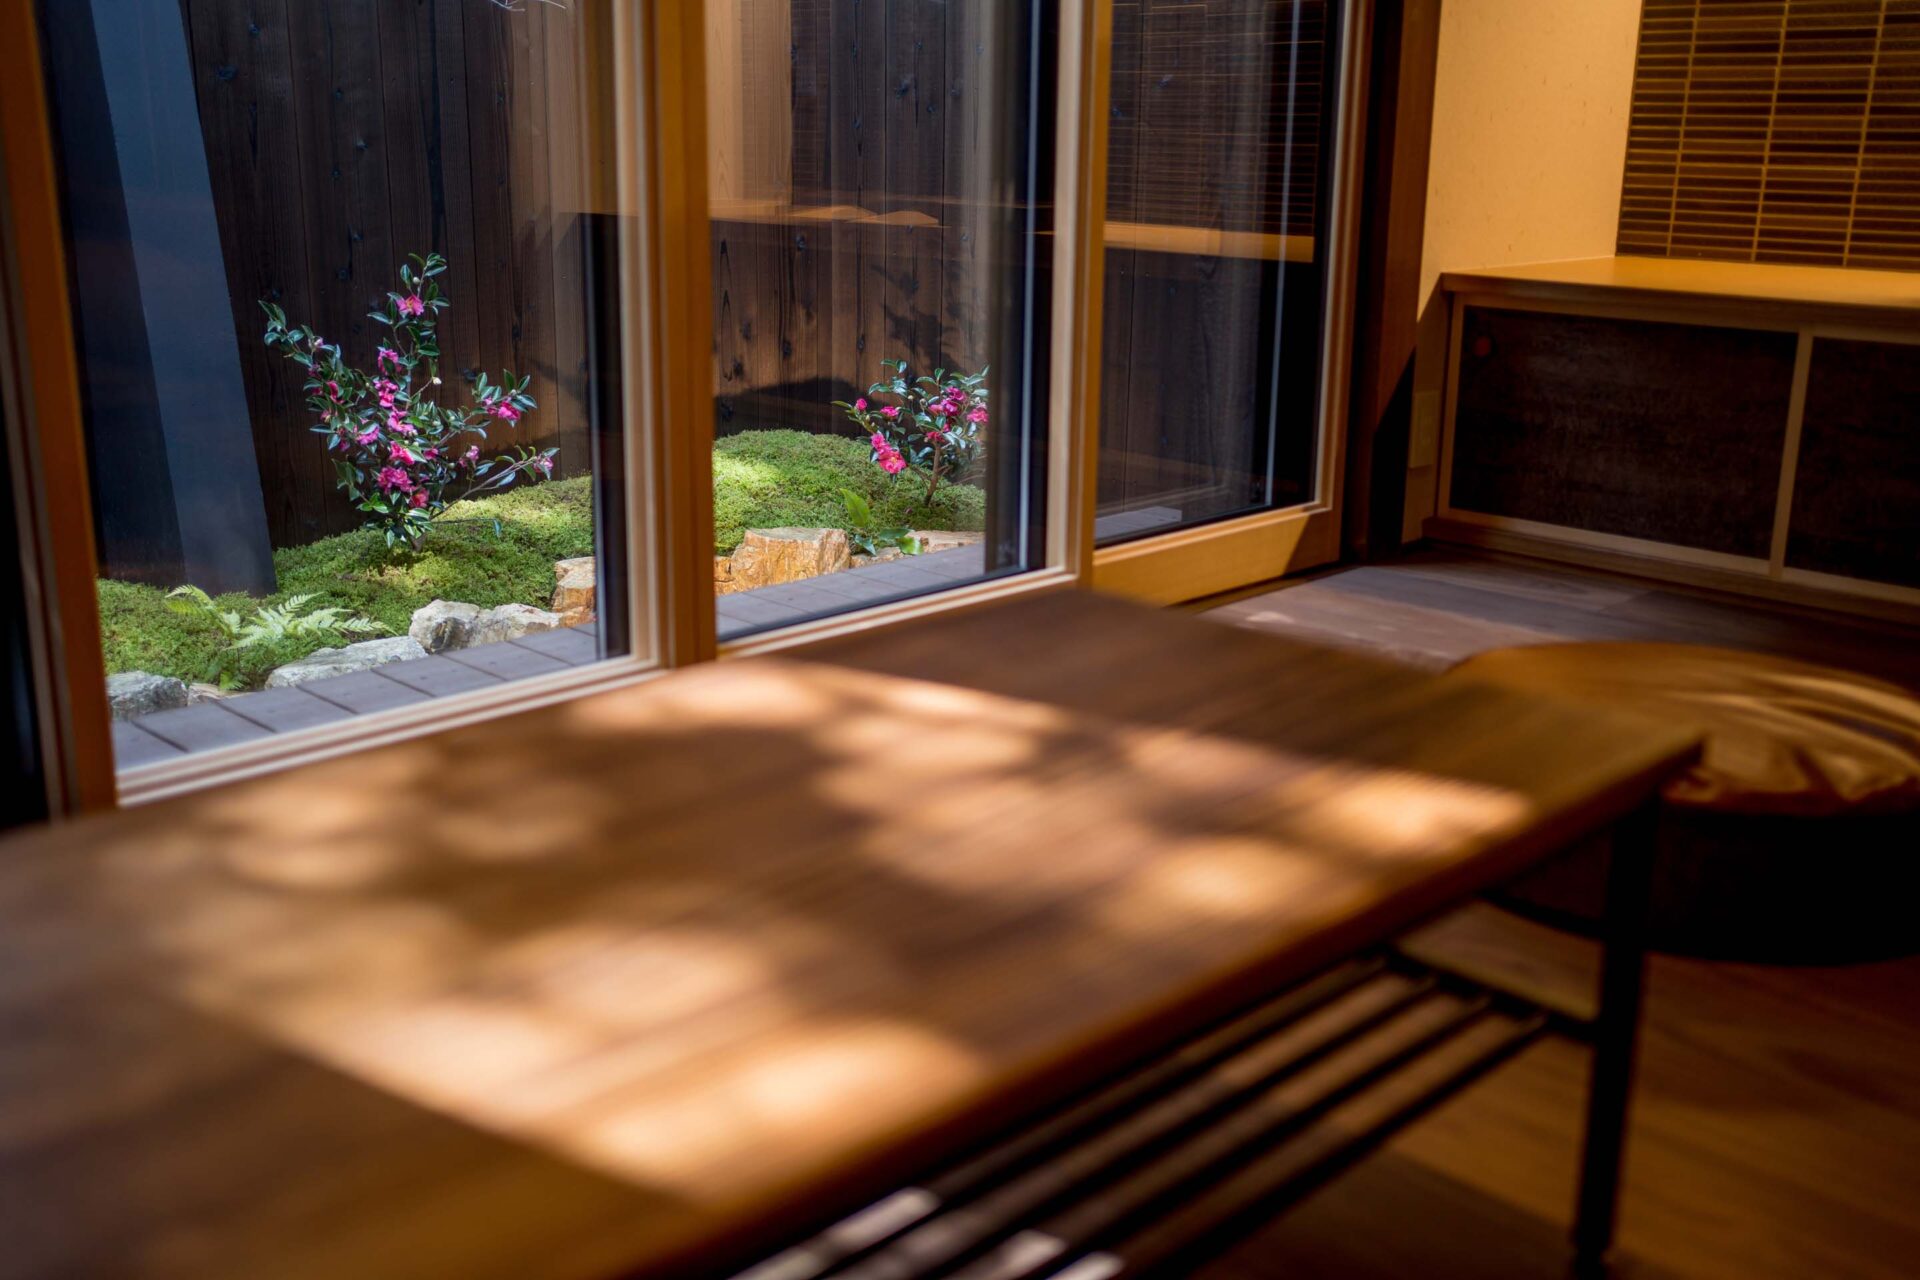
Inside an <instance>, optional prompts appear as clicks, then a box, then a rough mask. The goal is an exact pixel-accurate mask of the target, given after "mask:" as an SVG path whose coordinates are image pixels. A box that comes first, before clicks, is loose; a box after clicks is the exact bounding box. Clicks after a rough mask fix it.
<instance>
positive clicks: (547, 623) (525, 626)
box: [468, 604, 566, 644]
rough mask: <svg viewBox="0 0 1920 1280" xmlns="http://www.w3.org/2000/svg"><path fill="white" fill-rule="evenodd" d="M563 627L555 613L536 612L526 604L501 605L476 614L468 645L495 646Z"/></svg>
mask: <svg viewBox="0 0 1920 1280" xmlns="http://www.w3.org/2000/svg"><path fill="white" fill-rule="evenodd" d="M565 625H566V623H565V622H563V621H561V618H560V615H559V614H557V613H549V612H547V611H546V610H545V609H536V608H534V607H533V606H532V605H530V604H503V605H499V606H497V607H495V608H492V609H483V610H481V611H480V616H479V617H478V618H475V619H474V622H473V639H472V640H470V641H469V642H468V643H469V644H499V643H501V642H502V641H505V640H518V639H519V638H520V637H521V636H530V635H532V634H533V633H534V632H536V631H558V630H559V629H560V628H561V627H563V626H565Z"/></svg>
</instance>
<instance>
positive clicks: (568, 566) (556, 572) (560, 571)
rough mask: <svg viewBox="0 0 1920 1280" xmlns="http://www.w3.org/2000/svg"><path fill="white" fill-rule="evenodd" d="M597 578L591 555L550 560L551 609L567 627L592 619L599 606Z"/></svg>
mask: <svg viewBox="0 0 1920 1280" xmlns="http://www.w3.org/2000/svg"><path fill="white" fill-rule="evenodd" d="M598 597H599V580H598V574H597V572H596V571H595V569H594V563H593V557H592V556H575V557H574V558H573V559H571V560H556V561H554V564H553V611H554V612H555V613H557V614H559V615H560V619H561V621H562V622H563V623H564V624H565V625H567V626H569V627H577V626H579V625H580V624H581V623H583V622H592V621H593V619H594V616H595V612H596V610H597V609H598V607H599V604H598Z"/></svg>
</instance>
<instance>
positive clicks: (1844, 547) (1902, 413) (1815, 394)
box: [1787, 338, 1920, 587]
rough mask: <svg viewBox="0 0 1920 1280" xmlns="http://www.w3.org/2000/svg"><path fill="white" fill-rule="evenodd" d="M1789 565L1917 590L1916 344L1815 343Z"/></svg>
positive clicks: (1919, 405)
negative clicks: (1915, 588)
mask: <svg viewBox="0 0 1920 1280" xmlns="http://www.w3.org/2000/svg"><path fill="white" fill-rule="evenodd" d="M1787 567H1788V568H1791V569H1807V570H1811V571H1813V572H1816V573H1830V574H1838V575H1841V576H1843V577H1849V578H1865V579H1868V580H1870V581H1874V582H1887V583H1893V584H1895V585H1898V586H1907V587H1920V345H1913V344H1910V343H1900V342H1853V341H1841V340H1837V339H1831V338H1820V339H1817V340H1816V341H1815V342H1814V344H1813V362H1812V364H1811V366H1810V367H1809V368H1808V371H1807V407H1806V416H1805V418H1804V419H1803V421H1802V426H1801V432H1800V460H1799V465H1798V467H1797V468H1796V470H1795V474H1794V484H1793V518H1792V523H1791V524H1790V525H1789V532H1788V537H1787Z"/></svg>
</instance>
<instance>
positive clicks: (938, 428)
mask: <svg viewBox="0 0 1920 1280" xmlns="http://www.w3.org/2000/svg"><path fill="white" fill-rule="evenodd" d="M880 363H881V364H882V365H884V366H886V367H887V368H889V369H891V370H893V377H891V378H889V379H887V380H886V381H884V382H876V383H874V384H873V385H872V386H870V387H868V388H867V394H866V395H864V396H861V397H860V398H859V399H858V400H855V401H854V402H853V403H852V404H848V403H847V402H846V401H844V400H835V401H834V402H833V404H834V407H835V408H836V409H843V410H845V411H846V414H847V417H849V418H851V419H852V420H853V421H854V422H855V423H857V424H858V425H859V427H860V430H861V432H862V433H863V434H865V435H866V437H867V443H868V444H869V445H870V446H871V447H872V449H873V461H874V463H875V464H876V465H878V466H879V468H880V469H881V470H882V471H885V472H886V473H887V474H888V475H893V476H897V475H899V474H900V473H901V472H903V471H905V470H906V469H907V468H908V467H909V466H913V467H918V468H920V469H921V470H922V471H924V472H925V473H926V477H927V491H926V494H925V496H923V497H922V498H921V500H920V501H921V503H922V504H923V505H924V504H925V503H927V502H930V501H932V499H933V494H934V490H936V489H938V488H939V487H940V482H941V481H943V480H958V479H959V478H960V477H961V476H963V475H965V474H966V473H967V471H968V470H969V469H970V468H971V467H972V466H973V464H974V463H975V462H976V461H978V460H979V458H980V454H981V451H982V449H983V448H984V447H985V445H986V440H985V438H984V437H985V432H986V428H987V388H986V378H987V371H986V370H985V369H982V370H981V371H980V372H979V373H972V374H966V375H961V374H957V373H955V374H949V373H948V372H947V371H946V370H945V369H935V370H934V371H933V375H932V376H931V377H928V376H926V375H924V374H923V375H921V376H920V377H918V378H911V379H910V378H908V377H907V362H906V361H905V360H882V361H881V362H880ZM882 397H890V398H891V401H892V402H891V403H882V402H881V398H882Z"/></svg>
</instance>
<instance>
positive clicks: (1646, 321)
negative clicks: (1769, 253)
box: [1428, 259, 1920, 607]
mask: <svg viewBox="0 0 1920 1280" xmlns="http://www.w3.org/2000/svg"><path fill="white" fill-rule="evenodd" d="M1600 263H1611V264H1631V265H1630V266H1626V267H1618V266H1616V267H1615V269H1614V270H1613V272H1612V274H1611V275H1606V274H1604V273H1603V272H1602V271H1601V269H1600V268H1599V267H1598V264H1600ZM1555 265H1557V266H1559V267H1561V268H1563V269H1564V270H1563V271H1560V272H1556V271H1555V270H1553V268H1554V266H1555ZM1703 268H1704V270H1703ZM1756 270H1759V269H1757V268H1752V267H1743V266H1740V265H1734V264H1702V263H1666V262H1657V263H1656V262H1653V261H1651V260H1639V261H1635V260H1628V259H1602V260H1594V261H1593V262H1592V263H1566V264H1548V265H1547V266H1544V267H1535V268H1513V269H1508V270H1505V271H1498V272H1482V273H1474V274H1472V275H1467V276H1450V277H1447V279H1446V280H1445V282H1444V286H1443V287H1445V288H1446V289H1448V290H1449V293H1450V298H1449V305H1450V308H1451V317H1452V331H1451V335H1450V342H1451V346H1450V350H1449V359H1448V400H1447V415H1446V424H1445V432H1446V434H1445V438H1444V441H1443V451H1442V466H1441V476H1440V492H1439V494H1438V501H1437V511H1438V515H1437V517H1436V519H1435V520H1434V521H1433V522H1432V523H1431V524H1430V525H1429V529H1428V531H1429V533H1430V534H1432V535H1434V536H1437V537H1441V538H1446V539H1453V540H1463V541H1470V542H1475V543H1479V544H1481V545H1491V546H1505V547H1508V548H1509V549H1513V550H1522V551H1527V552H1530V553H1534V554H1547V555H1556V554H1558V555H1563V556H1565V557H1567V558H1575V559H1581V560H1587V561H1593V560H1596V559H1597V560H1603V561H1616V562H1619V563H1620V566H1621V567H1627V568H1631V569H1633V570H1635V571H1637V572H1643V573H1654V574H1660V573H1666V574H1668V575H1671V576H1683V577H1687V578H1689V579H1692V580H1699V579H1700V578H1702V577H1703V576H1704V577H1705V578H1707V579H1708V580H1709V581H1710V583H1711V585H1716V586H1724V587H1730V588H1733V589H1736V590H1747V591H1754V592H1758V593H1761V594H1771V595H1790V596H1802V597H1811V596H1812V595H1814V593H1828V594H1829V595H1832V596H1833V597H1835V598H1832V599H1827V600H1826V602H1827V603H1838V604H1841V605H1843V607H1844V606H1847V605H1848V604H1849V603H1850V602H1855V601H1859V600H1862V599H1871V600H1879V601H1890V602H1893V603H1894V604H1895V605H1896V607H1903V606H1920V276H1915V277H1898V278H1895V279H1892V280H1889V279H1888V278H1887V277H1888V276H1889V274H1890V273H1877V272H1839V271H1831V272H1814V271H1807V272H1806V273H1805V274H1804V275H1795V274H1793V273H1791V272H1788V273H1786V274H1784V275H1783V274H1781V272H1782V269H1779V268H1775V269H1772V271H1771V273H1770V274H1769V275H1767V276H1766V277H1765V278H1764V280H1762V281H1759V282H1755V281H1751V280H1749V281H1746V282H1744V284H1745V286H1746V287H1747V289H1748V292H1746V293H1744V294H1743V293H1742V292H1741V290H1742V287H1743V281H1742V280H1741V278H1740V276H1739V275H1738V274H1737V273H1739V272H1741V271H1756ZM1729 273H1734V274H1729ZM1853 277H1861V278H1862V279H1861V281H1860V282H1859V286H1860V288H1859V290H1858V291H1855V289H1854V286H1855V283H1856V282H1855V281H1854V279H1853ZM1663 282H1666V283H1667V284H1668V286H1669V287H1664V288H1663V287H1661V286H1662V284H1663ZM1761 285H1764V286H1765V287H1764V288H1762V287H1761ZM1907 290H1910V291H1911V303H1910V304H1906V305H1902V303H1903V302H1904V300H1905V298H1906V297H1907V296H1908V295H1907V293H1906V292H1905V291H1907Z"/></svg>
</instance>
